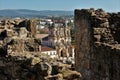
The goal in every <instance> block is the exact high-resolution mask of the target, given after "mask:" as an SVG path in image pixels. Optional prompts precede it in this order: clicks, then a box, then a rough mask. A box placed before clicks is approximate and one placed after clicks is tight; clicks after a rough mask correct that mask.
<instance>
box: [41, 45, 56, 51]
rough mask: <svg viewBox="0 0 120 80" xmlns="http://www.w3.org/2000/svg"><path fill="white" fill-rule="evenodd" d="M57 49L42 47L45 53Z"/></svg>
mask: <svg viewBox="0 0 120 80" xmlns="http://www.w3.org/2000/svg"><path fill="white" fill-rule="evenodd" d="M53 50H55V49H53V48H50V47H47V46H41V52H45V51H53Z"/></svg>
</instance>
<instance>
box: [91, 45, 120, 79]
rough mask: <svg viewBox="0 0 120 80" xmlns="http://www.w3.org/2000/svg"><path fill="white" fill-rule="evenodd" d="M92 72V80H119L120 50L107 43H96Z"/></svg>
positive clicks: (92, 59) (92, 58) (92, 57)
mask: <svg viewBox="0 0 120 80" xmlns="http://www.w3.org/2000/svg"><path fill="white" fill-rule="evenodd" d="M91 70H92V74H93V77H92V80H119V79H120V48H117V47H116V46H113V45H109V44H106V43H95V46H94V53H93V54H92V56H91Z"/></svg>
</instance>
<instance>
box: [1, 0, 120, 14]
mask: <svg viewBox="0 0 120 80" xmlns="http://www.w3.org/2000/svg"><path fill="white" fill-rule="evenodd" d="M82 8H85V9H88V8H95V9H97V8H103V9H104V10H105V11H107V12H120V0H0V10H1V9H31V10H65V11H73V10H74V9H82Z"/></svg>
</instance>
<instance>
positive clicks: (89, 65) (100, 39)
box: [75, 9, 120, 80]
mask: <svg viewBox="0 0 120 80" xmlns="http://www.w3.org/2000/svg"><path fill="white" fill-rule="evenodd" d="M108 16H109V14H107V13H106V12H104V11H103V10H101V9H98V10H94V9H82V10H75V30H76V53H75V68H76V70H77V71H79V72H80V73H81V75H82V79H80V80H119V79H120V76H119V75H120V64H119V63H120V47H119V45H120V44H116V41H115V40H114V38H113V37H114V36H113V35H112V34H111V31H110V26H111V25H110V23H109V20H108Z"/></svg>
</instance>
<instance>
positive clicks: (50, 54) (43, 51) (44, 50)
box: [41, 46, 57, 58]
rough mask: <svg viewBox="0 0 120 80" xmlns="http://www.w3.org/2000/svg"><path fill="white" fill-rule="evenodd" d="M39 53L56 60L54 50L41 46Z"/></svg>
mask: <svg viewBox="0 0 120 80" xmlns="http://www.w3.org/2000/svg"><path fill="white" fill-rule="evenodd" d="M41 53H44V54H47V55H49V56H50V57H51V58H56V57H57V53H56V50H55V49H53V48H50V47H47V46H41Z"/></svg>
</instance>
